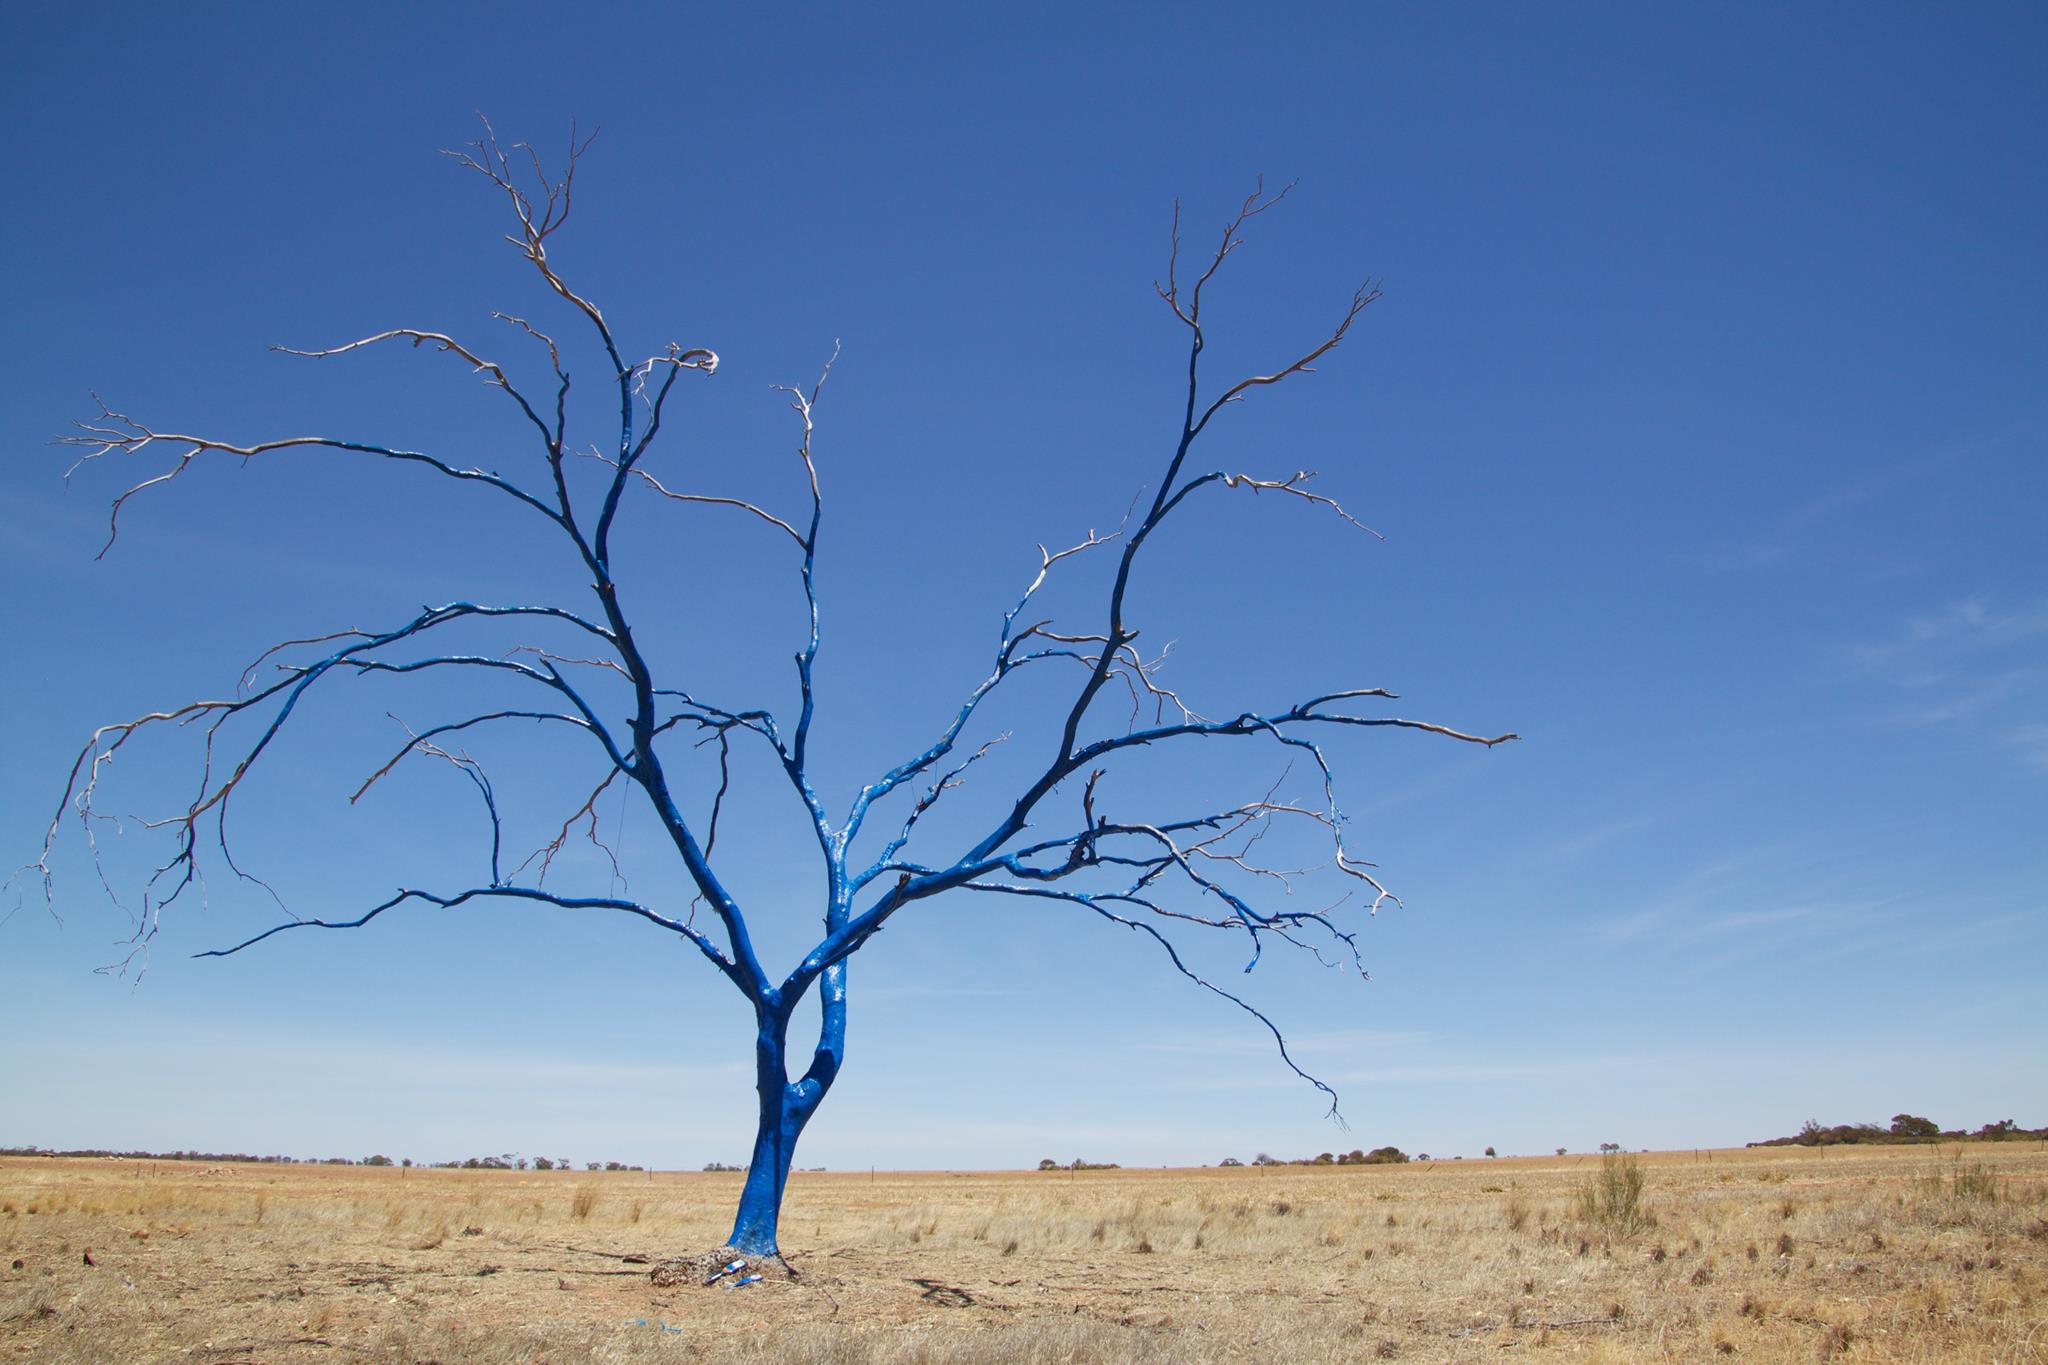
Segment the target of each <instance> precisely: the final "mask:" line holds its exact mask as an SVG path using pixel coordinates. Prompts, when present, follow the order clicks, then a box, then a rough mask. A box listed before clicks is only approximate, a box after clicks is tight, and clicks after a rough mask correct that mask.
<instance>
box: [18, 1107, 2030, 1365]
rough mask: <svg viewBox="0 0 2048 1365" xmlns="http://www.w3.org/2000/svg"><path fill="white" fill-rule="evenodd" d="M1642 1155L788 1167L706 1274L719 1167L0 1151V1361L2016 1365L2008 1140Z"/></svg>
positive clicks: (2021, 1153)
mask: <svg viewBox="0 0 2048 1365" xmlns="http://www.w3.org/2000/svg"><path fill="white" fill-rule="evenodd" d="M1638 1160H1639V1163H1640V1164H1639V1167H1638V1169H1639V1170H1640V1173H1641V1176H1642V1189H1641V1195H1640V1205H1639V1208H1638V1209H1637V1210H1635V1212H1636V1213H1638V1214H1639V1215H1640V1216H1639V1217H1631V1210H1630V1208H1629V1207H1628V1199H1627V1194H1628V1191H1627V1187H1626V1183H1625V1182H1623V1183H1621V1184H1619V1185H1618V1186H1617V1187H1616V1188H1614V1189H1612V1190H1610V1191H1609V1192H1608V1197H1607V1198H1605V1199H1602V1198H1601V1197H1599V1195H1600V1189H1599V1187H1598V1186H1597V1184H1596V1185H1595V1186H1594V1187H1593V1188H1592V1189H1591V1190H1590V1194H1591V1196H1592V1197H1591V1198H1589V1186H1588V1182H1589V1180H1591V1181H1595V1182H1597V1180H1598V1178H1599V1176H1600V1173H1601V1162H1600V1159H1599V1158H1595V1157H1568V1158H1548V1157H1545V1158H1520V1159H1512V1158H1511V1159H1502V1160H1483V1159H1481V1160H1469V1161H1461V1162H1437V1163H1434V1164H1430V1165H1423V1164H1415V1165H1410V1166H1405V1167H1341V1168H1311V1169H1304V1168H1298V1167H1282V1168H1275V1169H1271V1170H1267V1171H1259V1170H1256V1169H1249V1168H1247V1169H1242V1170H1200V1171H1102V1172H1085V1173H1080V1174H1072V1173H1067V1172H1058V1173H1043V1174H1041V1173H1038V1172H1019V1173H1007V1174H975V1175H945V1174H914V1175H882V1176H879V1177H873V1178H871V1177H870V1176H869V1175H868V1174H866V1173H861V1174H857V1175H856V1174H836V1173H835V1174H804V1175H799V1176H797V1177H796V1178H795V1180H794V1183H793V1186H792V1189H791V1194H790V1198H789V1205H788V1209H787V1212H786V1214H785V1218H784V1240H785V1241H786V1243H787V1244H788V1246H789V1248H790V1253H791V1261H792V1263H793V1265H794V1266H795V1268H796V1270H797V1272H798V1274H797V1276H796V1277H795V1278H793V1279H785V1278H770V1279H768V1280H765V1281H763V1282H762V1283H759V1284H754V1285H749V1286H747V1287H745V1288H743V1289H739V1290H722V1289H716V1288H711V1289H706V1288H701V1287H689V1288H677V1289H657V1288H655V1287H654V1286H653V1285H652V1284H651V1283H650V1281H649V1279H648V1276H647V1265H646V1264H644V1263H642V1262H641V1261H640V1259H639V1258H641V1257H648V1258H656V1259H658V1258H659V1257H661V1256H664V1255H670V1254H679V1253H684V1252H696V1251H702V1250H706V1249H709V1248H711V1247H714V1246H716V1245H717V1244H718V1242H719V1241H720V1240H722V1238H723V1235H724V1233H725V1231H726V1228H727V1226H728V1225H729V1221H730V1217H731V1210H732V1204H733V1200H734V1198H735V1196H736V1194H737V1191H738V1181H739V1177H738V1176H734V1175H698V1174H678V1175H665V1174H661V1175H652V1176H650V1175H646V1174H637V1173H626V1172H620V1173H612V1174H605V1175H591V1174H584V1173H580V1172H577V1173H567V1172H550V1173H528V1172H459V1171H417V1170H415V1171H400V1170H396V1169H371V1168H351V1167H319V1166H302V1167H272V1166H240V1167H234V1168H226V1169H223V1168H214V1169H211V1170H209V1169H207V1168H203V1167H200V1166H196V1165H183V1164H177V1163H161V1164H141V1165H138V1164H136V1163H132V1162H117V1161H57V1160H38V1159H33V1158H28V1159H7V1160H0V1245H4V1248H5V1249H4V1251H0V1361H5V1360H20V1361H189V1362H203V1363H204V1365H217V1363H219V1362H237V1363H248V1362H259V1361H260V1362H299V1361H306V1362H330V1361H331V1362H355V1361H374V1362H385V1361H389V1362H419V1361H440V1362H444V1363H445V1365H456V1363H457V1362H468V1361H479V1362H513V1361H519V1362H525V1361H555V1362H574V1361H669V1360H675V1361H682V1360H690V1361H698V1360H705V1361H747V1360H777V1361H788V1362H795V1363H797V1365H805V1363H808V1362H817V1363H819V1365H823V1363H824V1362H847V1363H848V1365H852V1363H853V1362H877V1363H880V1362H889V1363H891V1365H895V1363H898V1362H900V1363H902V1365H910V1363H911V1362H935V1363H936V1362H965V1361H1005V1362H1008V1361H1018V1362H1047V1363H1049V1362H1055V1361H1138V1362H1162V1363H1163V1362H1176V1363H1179V1362H1212V1361H1213V1362H1225V1361H1231V1362H1236V1361H1267V1360H1271V1361H1289V1362H1305V1361H1360V1360H1362V1361H1370V1360H1408V1361H1466V1360H1523V1359H1541V1360H1549V1359H1571V1360H1579V1361H1587V1362H1624V1361H1627V1362H1633V1361H1686V1362H1697V1361H1712V1360H1720V1359H1732V1360H1735V1361H1840V1362H1845V1363H1846V1362H1854V1361H1911V1362H1929V1363H1930V1365H1931V1362H1977V1363H1979V1365H1992V1362H1997V1365H2044V1363H2048V1151H2044V1150H2043V1147H2042V1145H2041V1144H2039V1143H2032V1142H2029V1143H2004V1144H1981V1145H1979V1144H1973V1145H1970V1146H1967V1147H1963V1148H1960V1149H1958V1148H1954V1147H1943V1148H1933V1147H1892V1148H1866V1149H1858V1148H1853V1147H1836V1148H1827V1149H1819V1150H1807V1149H1797V1148H1774V1149H1768V1150H1759V1151H1716V1152H1703V1153H1691V1152H1687V1153H1660V1154H1656V1155H1650V1156H1644V1157H1641V1158H1639V1159H1638ZM1616 1174H1621V1173H1619V1172H1617V1173H1616ZM88 1253H89V1255H90V1259H91V1264H89V1265H88V1264H87V1256H88Z"/></svg>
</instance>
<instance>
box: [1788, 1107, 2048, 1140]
mask: <svg viewBox="0 0 2048 1365" xmlns="http://www.w3.org/2000/svg"><path fill="white" fill-rule="evenodd" d="M2028 1138H2034V1139H2040V1140H2048V1128H2022V1127H2020V1126H2019V1125H2018V1124H2016V1123H2014V1122H2013V1121H2012V1120H2011V1119H2000V1120H1998V1121H1997V1122H1996V1123H1987V1124H1985V1125H1984V1126H1983V1127H1981V1128H1979V1129H1977V1130H1976V1131H1975V1132H1969V1131H1967V1130H1965V1129H1961V1128H1946V1129H1945V1128H1943V1127H1942V1126H1941V1125H1940V1124H1938V1123H1936V1122H1935V1121H1934V1120H1933V1119H1930V1118H1922V1117H1921V1116H1920V1115H1918V1114H1894V1115H1892V1121H1891V1126H1890V1127H1888V1128H1887V1127H1881V1126H1880V1125H1878V1124H1875V1123H1838V1124H1836V1125H1835V1126H1834V1127H1832V1128H1828V1127H1823V1126H1822V1125H1821V1123H1820V1121H1819V1120H1818V1119H1808V1120H1807V1121H1806V1122H1805V1124H1803V1125H1802V1126H1801V1127H1800V1129H1799V1131H1798V1133H1796V1134H1794V1135H1793V1136H1791V1137H1777V1138H1766V1139H1764V1140H1763V1141H1762V1142H1752V1143H1750V1144H1748V1145H1749V1146H1751V1147H1836V1146H1843V1145H1849V1144H1869V1145H1877V1144H1885V1143H1910V1142H2011V1141H2024V1140H2026V1139H2028Z"/></svg>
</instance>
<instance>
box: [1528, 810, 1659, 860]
mask: <svg viewBox="0 0 2048 1365" xmlns="http://www.w3.org/2000/svg"><path fill="white" fill-rule="evenodd" d="M1664 818H1665V817H1664V816H1663V815H1662V814H1659V813H1651V814H1646V815H1629V816H1624V817H1622V818H1621V819H1618V820H1609V821H1608V822H1607V823H1605V824H1602V825H1595V826H1594V827H1593V828H1591V829H1588V830H1584V831H1582V832H1581V833H1579V834H1576V835H1574V836H1573V837H1571V838H1569V839H1560V840H1557V841H1555V842H1553V843H1551V844H1550V846H1549V853H1550V855H1551V856H1552V857H1553V858H1557V859H1559V860H1562V861H1567V862H1568V861H1570V860H1572V859H1574V858H1580V857H1583V856H1585V855H1586V854H1588V853H1591V852H1592V851H1593V850H1594V849H1596V848H1602V847H1604V846H1606V845H1608V844H1611V843H1613V842H1614V841H1615V840H1617V839H1620V838H1622V837H1624V836H1626V835H1630V834H1633V833H1635V832H1636V831H1637V830H1639V829H1648V828H1649V827H1650V826H1652V825H1655V824H1657V823H1658V822H1660V821H1661V820H1663V819H1664Z"/></svg>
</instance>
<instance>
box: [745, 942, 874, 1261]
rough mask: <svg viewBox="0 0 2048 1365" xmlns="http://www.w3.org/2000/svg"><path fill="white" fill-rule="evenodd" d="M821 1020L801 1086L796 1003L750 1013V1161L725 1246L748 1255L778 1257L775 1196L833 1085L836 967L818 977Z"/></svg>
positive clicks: (841, 992) (841, 975) (770, 1003)
mask: <svg viewBox="0 0 2048 1365" xmlns="http://www.w3.org/2000/svg"><path fill="white" fill-rule="evenodd" d="M819 990H820V993H821V995H822V997H823V1000H824V1011H823V1014H824V1017H823V1021H822V1023H821V1025H820V1027H819V1030H818V1046H817V1049H816V1051H815V1052H814V1053H813V1055H812V1058H811V1066H810V1069H809V1070H808V1071H806V1072H805V1073H804V1075H803V1079H801V1080H798V1081H795V1082H791V1081H790V1079H789V1067H788V1055H789V1041H788V1040H789V1016H790V1012H791V1011H792V1010H793V1009H794V1008H795V1005H796V1001H795V1000H789V1001H784V1000H783V999H782V998H781V997H780V996H779V995H775V994H772V993H771V994H770V995H769V996H768V997H767V998H766V999H764V1000H762V1001H761V1002H760V1003H759V1004H758V1005H757V1006H756V1009H755V1012H756V1016H757V1019H758V1023H759V1028H758V1031H757V1032H756V1034H755V1037H754V1088H755V1091H756V1093H757V1094H758V1096H759V1099H760V1111H759V1119H758V1125H757V1127H756V1129H755V1134H754V1157H753V1160H752V1162H751V1163H749V1165H748V1167H747V1183H746V1187H745V1188H744V1189H742V1190H741V1191H740V1207H739V1212H738V1214H737V1215H735V1217H734V1218H733V1224H732V1236H731V1238H729V1239H728V1241H729V1242H730V1244H731V1245H732V1246H733V1247H734V1248H735V1249H736V1250H739V1251H744V1252H746V1253H747V1254H748V1255H751V1256H771V1255H774V1254H776V1253H777V1252H778V1251H780V1249H781V1248H780V1246H779V1245H778V1244H777V1241H776V1226H777V1224H778V1223H779V1222H780V1221H781V1218H782V1196H783V1192H784V1191H785V1190H786V1189H787V1187H788V1185H789V1172H790V1163H791V1160H792V1158H794V1156H795V1155H796V1143H797V1139H798V1138H799V1137H800V1136H802V1134H803V1131H804V1125H805V1124H807V1123H809V1122H810V1121H811V1115H812V1114H814V1113H816V1112H817V1109H818V1103H819V1101H821V1100H823V1099H824V1098H825V1092H826V1091H828V1090H830V1089H831V1088H832V1082H833V1081H834V1080H835V1079H837V1078H838V1075H839V1066H840V1062H841V1060H842V1057H843V1055H844V1053H845V1050H846V966H845V964H844V963H840V964H837V965H835V966H832V967H829V968H827V969H826V970H825V972H824V973H823V975H822V976H820V977H819Z"/></svg>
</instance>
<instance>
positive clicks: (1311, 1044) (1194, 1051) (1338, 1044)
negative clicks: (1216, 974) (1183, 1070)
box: [1131, 1029, 1438, 1057]
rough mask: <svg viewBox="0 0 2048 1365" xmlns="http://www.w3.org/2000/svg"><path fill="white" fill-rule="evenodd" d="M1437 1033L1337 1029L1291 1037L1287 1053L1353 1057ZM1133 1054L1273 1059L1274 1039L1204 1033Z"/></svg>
mask: <svg viewBox="0 0 2048 1365" xmlns="http://www.w3.org/2000/svg"><path fill="white" fill-rule="evenodd" d="M1437 1037H1438V1035H1437V1034H1434V1033H1422V1032H1417V1031H1412V1030H1398V1029H1336V1030H1331V1031H1327V1032H1322V1033H1303V1034H1290V1035H1288V1039H1287V1050H1288V1051H1289V1052H1291V1053H1294V1054H1295V1055H1296V1056H1299V1057H1316V1056H1351V1055H1356V1054H1357V1053H1360V1052H1383V1051H1389V1050H1394V1049H1405V1048H1414V1047H1420V1046H1422V1045H1424V1044H1427V1043H1430V1042H1432V1041H1434V1040H1435V1039H1436V1038H1437ZM1131 1050H1132V1051H1134V1052H1152V1053H1157V1052H1165V1053H1172V1054H1175V1055H1180V1056H1199V1057H1270V1056H1272V1055H1273V1039H1272V1037H1271V1036H1270V1035H1268V1034H1267V1033H1265V1032H1264V1031H1263V1030H1261V1031H1259V1032H1257V1033H1251V1032H1246V1031H1243V1030H1240V1031H1239V1032H1237V1033H1230V1034H1226V1033H1203V1034H1199V1035H1183V1036H1181V1037H1178V1038H1162V1039H1156V1040H1147V1041H1143V1042H1137V1043H1133V1044H1132V1045H1131Z"/></svg>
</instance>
